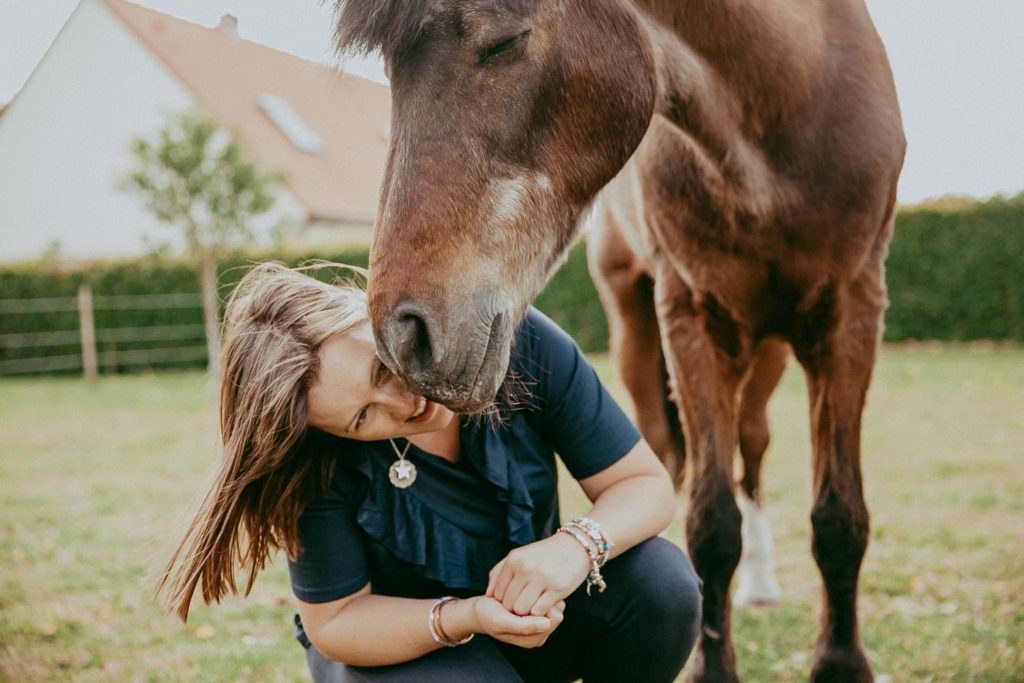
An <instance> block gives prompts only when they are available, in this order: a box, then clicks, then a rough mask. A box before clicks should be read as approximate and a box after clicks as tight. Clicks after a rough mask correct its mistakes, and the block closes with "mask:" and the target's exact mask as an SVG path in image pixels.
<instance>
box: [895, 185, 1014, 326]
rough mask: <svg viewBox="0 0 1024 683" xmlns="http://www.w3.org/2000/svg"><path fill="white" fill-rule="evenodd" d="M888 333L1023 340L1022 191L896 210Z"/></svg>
mask: <svg viewBox="0 0 1024 683" xmlns="http://www.w3.org/2000/svg"><path fill="white" fill-rule="evenodd" d="M886 279H887V281H888V284H889V298H890V299H891V301H892V304H891V306H890V308H889V312H888V314H887V315H886V339H888V340H891V341H901V340H905V339H938V340H944V341H967V340H971V339H1007V340H1013V341H1024V193H1022V194H1020V195H1017V196H1016V197H1014V198H1011V199H1006V198H1001V197H997V198H995V199H990V200H988V201H986V202H971V203H969V204H964V205H961V206H959V207H956V208H954V209H952V210H949V209H943V208H942V207H941V206H937V207H931V208H929V207H920V208H915V209H907V210H904V211H902V212H900V214H899V215H898V216H897V219H896V234H895V236H894V238H893V242H892V246H891V248H890V250H889V260H888V261H887V268H886Z"/></svg>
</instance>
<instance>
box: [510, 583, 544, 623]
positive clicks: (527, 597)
mask: <svg viewBox="0 0 1024 683" xmlns="http://www.w3.org/2000/svg"><path fill="white" fill-rule="evenodd" d="M543 593H544V586H542V585H541V584H539V583H537V582H536V581H531V582H529V583H527V584H526V586H525V587H524V588H523V590H522V592H521V593H519V596H518V597H516V598H515V600H514V601H513V602H512V611H513V612H515V613H516V614H524V615H525V614H535V615H537V616H543V615H544V614H546V612H547V610H544V611H543V612H534V611H533V606H534V605H535V604H536V603H537V599H538V598H539V597H541V595H542V594H543Z"/></svg>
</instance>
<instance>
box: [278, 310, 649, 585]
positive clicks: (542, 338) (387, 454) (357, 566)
mask: <svg viewBox="0 0 1024 683" xmlns="http://www.w3.org/2000/svg"><path fill="white" fill-rule="evenodd" d="M509 373H510V374H509V380H508V381H509V383H510V385H511V387H512V395H513V397H514V400H511V401H507V402H503V403H501V404H500V405H499V411H500V415H501V418H502V419H501V420H500V421H498V420H489V419H486V418H480V417H475V418H472V417H462V418H460V425H459V438H460V450H461V456H460V458H459V460H458V461H457V462H454V463H453V462H451V461H449V460H446V459H444V458H441V457H439V456H436V455H432V454H430V453H427V452H425V451H423V450H420V449H418V448H417V447H416V446H415V445H411V446H410V448H409V452H408V459H409V460H410V461H411V462H412V463H413V464H414V465H415V466H416V469H417V477H416V482H415V483H414V484H413V485H412V486H411V487H409V488H407V489H398V488H395V487H394V486H392V485H391V483H390V481H389V480H388V467H389V466H390V465H391V463H392V462H394V461H395V459H396V456H395V452H394V450H393V449H392V447H391V444H390V443H389V442H388V441H373V442H359V441H352V440H347V439H341V438H338V437H333V436H328V435H325V434H323V433H322V432H318V433H317V435H316V438H315V439H310V441H309V443H310V444H311V446H310V447H315V448H323V449H329V450H328V452H329V453H330V454H331V455H333V456H334V457H336V458H337V464H336V466H335V472H334V476H333V478H332V480H331V485H330V488H329V490H328V492H327V494H326V495H325V496H324V497H323V498H321V499H319V500H317V501H314V502H313V503H311V504H310V505H309V506H308V507H307V508H306V510H305V511H304V512H303V514H302V516H301V517H300V519H299V541H300V544H301V546H302V549H303V550H302V553H301V554H299V556H298V557H297V558H296V559H294V560H292V559H290V558H289V561H288V569H289V573H290V575H291V583H292V590H293V592H294V593H295V595H296V597H298V598H299V599H300V600H302V601H304V602H310V603H319V602H329V601H332V600H337V599H340V598H343V597H345V596H347V595H351V594H352V593H354V592H356V591H357V590H359V589H360V588H362V587H363V586H365V585H366V584H367V583H368V582H369V583H371V584H372V588H373V592H374V593H378V594H382V595H395V596H401V597H431V596H437V595H440V594H443V593H450V594H453V595H469V594H474V593H480V592H482V591H483V590H484V589H485V588H486V587H487V573H488V572H489V571H490V569H491V568H492V567H493V566H494V565H495V564H497V563H498V562H499V561H500V560H501V559H502V558H503V557H504V556H505V555H506V554H507V553H508V551H509V550H511V549H512V548H514V547H518V546H522V545H526V544H528V543H532V542H534V541H537V540H541V539H543V538H546V537H548V536H550V535H551V534H553V533H554V532H555V530H556V529H557V528H558V526H559V524H560V522H559V511H558V470H557V467H556V464H555V453H556V452H557V453H558V455H559V456H560V457H561V459H562V461H563V462H564V463H565V465H566V467H567V468H568V470H569V472H570V473H571V474H572V476H573V477H575V478H576V479H584V478H586V477H589V476H591V475H593V474H596V473H598V472H600V471H601V470H603V469H605V468H606V467H608V466H609V465H611V464H613V463H615V462H616V461H618V460H619V459H620V458H622V457H623V456H624V455H626V454H627V453H628V452H629V451H630V450H631V449H632V448H633V446H635V445H636V444H637V442H638V441H639V440H640V434H639V432H638V431H637V430H636V428H635V427H634V426H633V424H632V423H631V422H630V421H629V419H628V418H627V417H626V416H625V414H624V413H623V412H622V410H621V409H620V408H619V406H618V405H616V403H615V401H614V400H613V399H612V398H611V396H610V395H609V394H608V392H607V391H606V390H605V388H604V387H603V386H602V385H601V383H600V381H599V380H598V378H597V374H596V373H595V372H594V369H593V368H592V367H591V366H590V364H589V363H588V362H587V360H586V359H585V358H584V357H583V355H582V354H581V353H580V351H579V349H578V348H577V347H576V345H575V343H573V341H572V339H571V338H570V337H569V336H568V335H567V334H566V333H565V332H563V331H562V330H561V329H559V328H558V326H556V325H555V324H554V323H553V322H551V320H549V319H548V318H547V317H546V316H544V314H542V313H540V312H539V311H537V310H535V309H532V308H531V309H530V310H529V312H528V313H527V315H526V318H525V320H524V321H523V323H522V324H521V325H520V326H519V328H518V329H517V331H516V339H515V343H514V345H513V350H512V357H511V360H510V364H509ZM396 443H397V445H398V447H399V449H404V447H405V441H404V440H402V439H397V440H396Z"/></svg>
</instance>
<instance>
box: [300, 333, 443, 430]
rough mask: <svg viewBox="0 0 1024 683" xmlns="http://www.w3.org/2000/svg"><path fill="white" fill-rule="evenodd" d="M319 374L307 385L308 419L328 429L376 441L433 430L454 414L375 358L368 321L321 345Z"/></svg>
mask: <svg viewBox="0 0 1024 683" xmlns="http://www.w3.org/2000/svg"><path fill="white" fill-rule="evenodd" d="M319 355H320V376H319V378H318V379H317V382H316V384H314V385H313V386H312V387H311V388H310V390H309V396H308V399H307V403H308V407H309V424H310V426H311V427H316V428H317V429H320V430H323V431H325V432H327V433H329V434H334V435H336V436H341V437H344V438H346V439H356V440H358V441H377V440H380V439H391V438H395V437H399V436H404V437H408V436H413V435H414V434H423V433H426V432H433V431H437V430H439V429H442V428H444V427H446V426H448V425H449V424H450V423H451V421H452V419H453V418H454V416H455V413H453V412H452V411H450V410H448V409H447V408H445V407H444V406H443V405H441V404H439V403H434V402H433V401H428V400H427V399H425V398H423V397H421V396H414V395H413V394H411V393H410V392H409V390H408V389H406V388H405V384H403V383H402V381H401V380H400V379H398V377H396V376H395V375H394V374H393V373H392V372H391V371H390V370H388V369H387V367H386V366H385V365H384V364H383V363H381V362H380V359H379V358H377V353H376V351H375V350H374V343H373V333H372V331H371V329H370V324H369V323H368V322H367V323H363V324H361V325H359V326H357V327H355V328H353V329H351V330H349V331H348V332H343V333H339V334H335V335H333V336H331V337H329V338H328V339H327V341H325V342H324V343H323V345H321V347H320V353H319Z"/></svg>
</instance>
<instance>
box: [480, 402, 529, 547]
mask: <svg viewBox="0 0 1024 683" xmlns="http://www.w3.org/2000/svg"><path fill="white" fill-rule="evenodd" d="M462 438H463V439H464V443H463V452H465V453H468V454H469V456H468V457H469V460H470V462H471V463H473V466H474V467H476V468H477V470H478V471H479V472H480V473H481V474H482V475H483V477H484V479H486V480H487V481H488V482H490V483H491V485H493V486H494V488H495V490H496V495H497V498H498V500H499V501H501V502H502V503H504V504H505V505H506V507H507V510H506V513H505V521H506V523H507V525H508V539H509V541H511V543H512V545H513V546H514V547H518V546H523V545H527V544H529V543H533V542H534V541H536V540H537V536H536V533H535V531H534V528H533V510H534V505H533V499H532V498H531V497H530V490H529V488H527V485H526V481H525V480H524V479H523V476H522V474H521V473H520V471H519V467H518V464H517V462H516V459H515V458H510V457H508V453H507V446H506V445H504V444H502V443H501V442H500V440H499V439H498V435H497V434H496V433H495V427H494V426H493V425H491V424H486V423H483V422H477V423H474V424H470V425H467V426H466V428H465V429H464V430H463V431H462ZM469 441H473V442H474V443H467V442H469ZM466 446H470V447H469V448H466Z"/></svg>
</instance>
